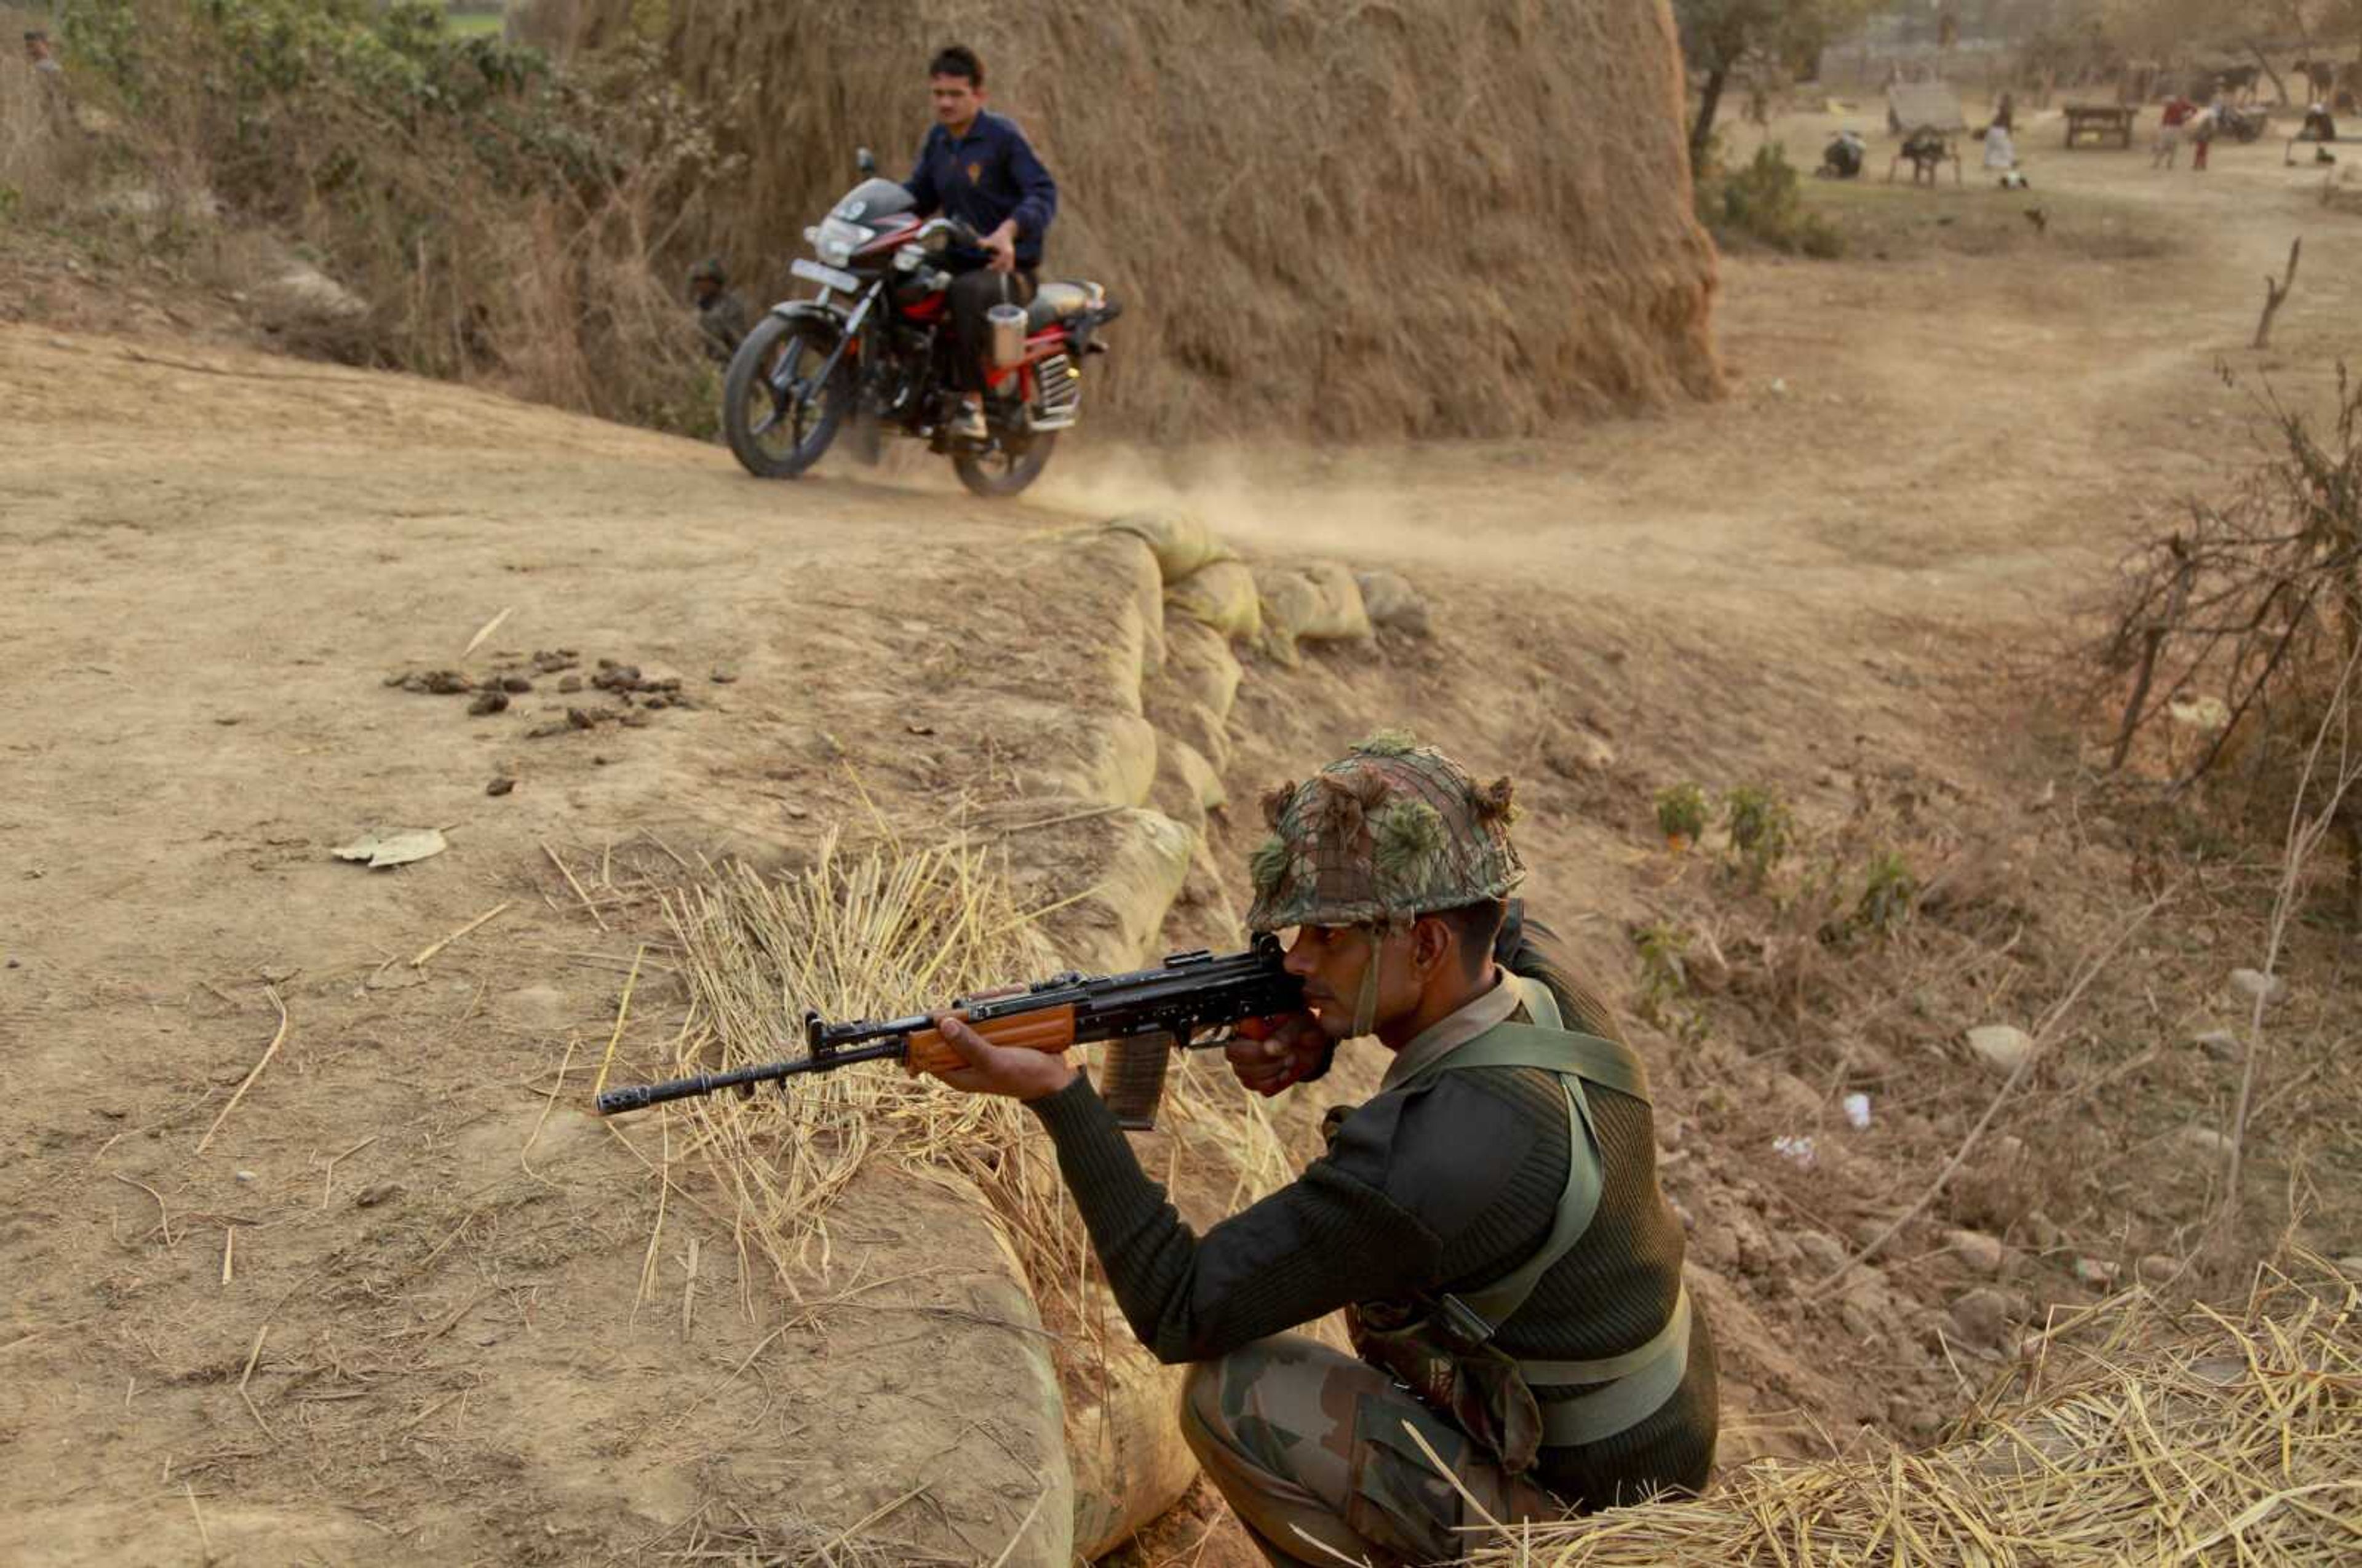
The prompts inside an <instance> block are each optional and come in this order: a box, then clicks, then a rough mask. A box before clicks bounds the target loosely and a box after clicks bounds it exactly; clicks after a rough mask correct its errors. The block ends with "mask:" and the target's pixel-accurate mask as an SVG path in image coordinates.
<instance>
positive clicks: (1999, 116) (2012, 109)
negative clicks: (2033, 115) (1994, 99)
mask: <svg viewBox="0 0 2362 1568" xmlns="http://www.w3.org/2000/svg"><path fill="white" fill-rule="evenodd" d="M1992 123H1993V125H1994V127H1995V128H1997V129H2000V130H2004V131H2014V130H2016V129H2017V94H2014V93H2003V94H2002V95H2001V102H2000V103H1999V104H1997V105H1994V106H1993V117H1992Z"/></svg>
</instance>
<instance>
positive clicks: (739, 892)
mask: <svg viewBox="0 0 2362 1568" xmlns="http://www.w3.org/2000/svg"><path fill="white" fill-rule="evenodd" d="M708 871H709V876H708V878H707V879H706V880H704V881H703V882H701V883H700V884H698V885H693V886H690V887H688V888H686V889H680V890H679V891H675V892H671V893H668V894H667V895H665V898H664V907H665V913H666V918H667V919H668V922H669V923H670V924H671V927H672V930H673V933H674V935H675V937H676V938H677V939H678V942H679V947H680V950H681V955H682V956H681V960H680V965H681V972H682V975H683V977H684V978H685V979H686V982H687V984H688V988H689V992H690V1015H689V1019H688V1021H687V1023H686V1025H685V1026H684V1027H683V1029H682V1030H681V1032H680V1033H679V1036H678V1038H677V1039H676V1040H675V1042H674V1044H673V1051H672V1060H671V1062H670V1063H669V1064H668V1071H670V1072H674V1073H679V1074H689V1073H698V1072H712V1071H716V1070H719V1069H722V1068H728V1067H737V1066H747V1065H750V1064H753V1063H758V1062H767V1061H775V1060H777V1059H778V1058H779V1057H781V1056H783V1055H796V1054H799V1053H800V1051H801V1050H802V1044H801V1043H800V1041H797V1040H794V1039H792V1038H790V1037H789V1036H791V1034H792V1032H793V1029H794V1021H795V1020H797V1019H798V1018H800V1016H801V1015H802V1012H803V1010H804V1009H805V1008H807V1007H810V1008H817V1009H819V1010H820V1011H821V1012H822V1014H824V1015H825V1016H827V1017H829V1018H831V1019H835V1020H843V1019H852V1018H875V1017H886V1016H892V1015H897V1014H902V1013H908V1012H912V1011H918V1010H923V1009H925V1008H927V1007H929V1006H933V1005H941V1004H943V1003H945V1002H947V1001H949V1000H950V999H952V998H954V997H956V996H960V995H964V994H966V993H970V992H974V991H978V990H983V989H988V988H992V987H995V986H1001V985H1007V984H1009V983H1010V982H1012V981H1019V980H1024V979H1029V978H1037V977H1041V976H1043V975H1045V974H1047V973H1049V972H1051V970H1053V969H1054V968H1055V967H1056V964H1055V962H1054V955H1052V954H1051V953H1050V951H1049V949H1048V947H1047V944H1045V943H1044V942H1043V939H1042V938H1041V936H1040V934H1039V933H1038V932H1037V931H1036V930H1035V929H1034V927H1033V923H1032V916H1031V915H1030V914H1029V913H1027V912H1026V911H1021V909H1019V908H1018V906H1017V903H1016V901H1015V899H1014V897H1013V895H1012V894H1011V893H1010V889H1009V887H1008V884H1007V882H1006V880H1005V878H1003V877H1002V875H1001V874H1000V872H999V869H998V868H997V867H995V866H994V864H993V863H992V861H991V860H990V859H989V858H988V852H987V851H985V850H983V849H979V848H977V847H976V846H974V845H968V844H952V845H942V846H936V847H917V846H913V845H907V844H902V843H898V842H892V841H889V842H887V843H884V844H882V845H877V846H876V847H874V848H865V849H863V850H861V851H859V852H857V853H848V852H846V851H845V850H844V849H843V847H842V846H841V845H839V843H838V841H837V840H836V838H835V837H834V836H833V835H832V836H831V837H830V838H829V839H828V840H826V841H825V842H824V843H823V844H822V845H821V847H820V851H819V855H818V857H817V858H816V859H815V860H814V861H813V863H812V864H811V866H809V867H806V868H805V869H803V870H801V871H800V872H796V873H793V874H790V875H788V876H784V877H766V876H764V875H762V874H761V873H759V872H757V871H756V870H755V869H754V868H752V867H747V866H745V865H743V864H738V863H733V864H730V865H727V866H723V867H709V868H708ZM668 1115H669V1116H672V1117H676V1118H681V1119H685V1123H686V1132H685V1134H684V1131H683V1121H668V1124H667V1135H666V1138H665V1140H664V1143H663V1147H664V1149H665V1151H666V1153H665V1160H666V1163H667V1165H668V1167H672V1166H680V1165H691V1166H695V1165H702V1166H704V1167H705V1168H706V1169H707V1170H708V1171H709V1172H710V1174H711V1176H712V1180H713V1182H714V1183H715V1184H716V1186H717V1187H718V1188H719V1189H720V1191H721V1192H722V1193H723V1194H724V1195H725V1205H726V1207H727V1209H730V1210H732V1211H733V1212H732V1214H731V1221H732V1223H733V1227H734V1231H736V1233H737V1236H738V1238H739V1242H740V1245H741V1247H742V1249H744V1250H745V1251H746V1252H747V1253H749V1254H750V1255H759V1256H760V1257H761V1258H762V1259H764V1260H765V1262H766V1263H767V1264H768V1266H769V1268H770V1269H771V1271H772V1273H773V1275H774V1276H775V1278H776V1279H777V1281H778V1283H779V1284H780V1285H781V1286H784V1287H785V1288H786V1289H787V1290H788V1292H789V1294H790V1295H791V1296H793V1295H796V1294H798V1293H799V1292H800V1290H801V1288H802V1287H803V1286H806V1285H809V1284H810V1283H811V1278H812V1277H813V1275H815V1274H820V1273H824V1272H825V1271H826V1269H827V1266H828V1263H829V1253H830V1232H829V1209H830V1206H831V1204H832V1203H833V1200H834V1199H835V1198H837V1197H838V1196H839V1195H840V1194H841V1193H842V1192H843V1191H844V1188H845V1187H846V1185H847V1184H848V1183H849V1182H851V1181H852V1179H853V1177H854V1176H855V1173H856V1172H857V1171H858V1170H859V1169H860V1168H861V1166H862V1165H863V1164H864V1162H866V1161H869V1160H876V1159H883V1160H887V1161H890V1162H894V1163H896V1164H898V1165H900V1166H901V1167H903V1168H904V1169H907V1170H910V1171H911V1172H914V1173H916V1174H920V1175H922V1176H923V1175H924V1174H925V1173H926V1172H927V1171H929V1170H938V1171H951V1172H955V1173H957V1174H958V1175H960V1176H965V1177H966V1178H967V1179H968V1180H969V1181H971V1182H973V1183H974V1184H975V1185H976V1186H977V1187H978V1188H979V1189H980V1190H981V1191H982V1192H983V1194H984V1196H985V1197H986V1198H987V1199H988V1201H989V1202H990V1204H991V1206H992V1213H993V1216H994V1219H995V1221H996V1223H998V1224H999V1226H1000V1228H1001V1231H1002V1233H1003V1234H1004V1235H1005V1236H1007V1238H1008V1239H1009V1242H1010V1246H1011V1248H1012V1250H1013V1251H1014V1252H1015V1253H1016V1254H1017V1256H1018V1259H1019V1261H1020V1263H1021V1264H1022V1265H1023V1266H1024V1269H1025V1273H1026V1276H1027V1278H1028V1279H1029V1281H1030V1282H1031V1283H1032V1286H1033V1292H1034V1296H1035V1298H1036V1301H1037V1303H1038V1305H1039V1307H1040V1309H1041V1311H1042V1314H1043V1320H1044V1321H1045V1323H1047V1324H1049V1325H1051V1326H1053V1327H1054V1328H1056V1329H1058V1330H1060V1331H1061V1332H1062V1333H1063V1334H1064V1335H1065V1339H1064V1340H1063V1341H1062V1351H1061V1353H1062V1358H1065V1357H1069V1356H1071V1355H1072V1353H1073V1352H1074V1351H1082V1352H1085V1353H1087V1355H1088V1356H1090V1357H1095V1356H1096V1353H1097V1352H1098V1350H1099V1349H1100V1348H1102V1346H1101V1335H1102V1333H1103V1332H1104V1331H1105V1329H1106V1327H1107V1326H1108V1323H1109V1312H1108V1310H1107V1307H1108V1302H1107V1300H1106V1291H1105V1288H1104V1287H1103V1286H1098V1285H1096V1284H1095V1283H1094V1282H1093V1280H1092V1277H1091V1274H1090V1270H1089V1241H1088V1237H1087V1235H1086V1234H1085V1232H1084V1231H1083V1226H1082V1220H1081V1217H1080V1216H1079V1215H1078V1214H1076V1211H1075V1208H1074V1205H1073V1203H1072V1202H1070V1201H1068V1200H1067V1198H1066V1196H1065V1187H1064V1185H1063V1183H1062V1181H1061V1179H1060V1177H1059V1175H1058V1170H1057V1164H1056V1160H1055V1157H1054V1151H1053V1150H1052V1148H1051V1145H1050V1143H1049V1140H1047V1139H1046V1138H1044V1137H1043V1136H1041V1134H1040V1133H1039V1132H1038V1131H1037V1130H1035V1129H1034V1128H1033V1126H1032V1117H1031V1116H1030V1115H1029V1114H1027V1113H1026V1112H1025V1110H1023V1109H1022V1108H1021V1107H1020V1106H1019V1105H1017V1104H1016V1103H1015V1102H1014V1101H1011V1100H1007V1099H993V1098H988V1097H986V1096H981V1095H961V1094H954V1093H951V1092H948V1091H946V1090H945V1089H944V1088H943V1087H942V1086H941V1085H939V1084H936V1083H934V1082H933V1081H932V1080H918V1081H913V1080H911V1079H910V1078H907V1077H904V1076H903V1075H902V1074H901V1073H900V1072H898V1071H896V1070H895V1069H894V1068H893V1066H891V1065H889V1064H883V1063H880V1064H872V1065H866V1066H856V1067H854V1068H851V1069H849V1070H846V1071H844V1072H839V1073H828V1074H821V1075H816V1076H813V1077H801V1078H798V1079H795V1080H794V1081H793V1082H792V1084H791V1085H790V1087H789V1090H788V1092H787V1093H786V1094H785V1095H780V1094H778V1093H773V1092H765V1093H763V1094H761V1095H757V1096H754V1097H751V1098H748V1099H739V1098H736V1097H734V1096H729V1095H720V1096H713V1097H711V1098H708V1099H697V1100H689V1101H685V1102H681V1103H680V1104H679V1105H676V1106H673V1107H669V1108H668ZM1166 1122H1167V1125H1168V1126H1169V1127H1170V1129H1171V1131H1172V1132H1174V1134H1175V1137H1176V1138H1177V1139H1178V1140H1179V1142H1180V1143H1181V1145H1182V1146H1183V1148H1185V1149H1186V1150H1187V1160H1188V1162H1189V1163H1190V1165H1192V1166H1193V1167H1194V1168H1195V1171H1196V1173H1197V1176H1198V1178H1199V1179H1200V1181H1201V1184H1202V1185H1203V1186H1204V1187H1210V1188H1214V1189H1216V1190H1220V1191H1226V1192H1227V1193H1228V1195H1229V1196H1230V1198H1231V1204H1230V1207H1231V1208H1235V1207H1239V1206H1241V1205H1243V1204H1245V1203H1250V1202H1253V1200H1254V1199H1255V1198H1259V1197H1261V1196H1262V1195H1263V1194H1264V1193H1265V1192H1267V1191H1269V1190H1271V1189H1272V1188H1273V1187H1276V1186H1279V1185H1281V1184H1282V1183H1284V1182H1286V1180H1288V1179H1289V1177H1290V1176H1292V1175H1293V1172H1292V1170H1291V1169H1290V1168H1289V1165H1288V1162H1287V1160H1286V1156H1285V1154H1284V1153H1283V1152H1282V1150H1281V1148H1280V1145H1279V1142H1278V1140H1277V1138H1276V1137H1275V1135H1274V1133H1273V1132H1272V1129H1271V1125H1270V1121H1269V1119H1268V1117H1267V1116H1266V1115H1264V1111H1263V1110H1262V1107H1261V1106H1260V1104H1259V1103H1258V1102H1256V1101H1255V1100H1254V1099H1253V1096H1251V1095H1248V1094H1247V1093H1245V1091H1244V1090H1242V1088H1240V1087H1239V1086H1238V1084H1237V1083H1236V1082H1235V1081H1234V1080H1232V1079H1231V1077H1230V1075H1229V1074H1228V1073H1227V1072H1224V1071H1222V1070H1221V1068H1220V1064H1219V1063H1213V1064H1209V1063H1205V1062H1202V1061H1191V1062H1189V1063H1187V1064H1185V1065H1183V1066H1182V1067H1181V1068H1180V1069H1179V1070H1177V1071H1175V1073H1174V1075H1173V1076H1172V1077H1171V1078H1170V1079H1169V1080H1168V1081H1167V1086H1166ZM652 1250H653V1249H652Z"/></svg>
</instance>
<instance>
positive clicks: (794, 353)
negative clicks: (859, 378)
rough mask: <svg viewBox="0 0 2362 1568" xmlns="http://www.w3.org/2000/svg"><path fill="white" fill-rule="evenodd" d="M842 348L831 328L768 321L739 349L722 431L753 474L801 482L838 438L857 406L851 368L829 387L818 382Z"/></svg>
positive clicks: (791, 319)
mask: <svg viewBox="0 0 2362 1568" xmlns="http://www.w3.org/2000/svg"><path fill="white" fill-rule="evenodd" d="M836 342H837V339H836V334H835V333H834V331H833V330H832V329H831V328H830V327H829V326H828V325H827V324H825V323H823V322H819V321H815V320H813V319H811V317H809V316H778V315H767V316H765V317H764V318H763V319H762V321H761V322H759V323H757V324H756V327H755V330H754V331H752V332H750V333H748V334H747V335H746V340H745V342H743V343H741V344H740V345H738V352H737V353H736V354H734V355H733V356H732V357H731V359H730V370H729V373H728V374H727V375H725V376H724V377H723V381H722V429H723V434H724V435H726V436H728V437H729V438H730V450H731V453H732V454H733V455H734V457H736V458H737V459H738V463H739V466H740V467H741V468H744V469H745V470H746V471H747V472H748V473H750V474H753V475H754V476H755V477H756V478H757V479H794V478H795V477H796V476H797V475H799V474H800V473H802V472H803V471H804V470H805V469H809V468H811V466H812V465H813V464H814V463H816V462H818V461H820V458H821V454H822V453H823V452H825V451H827V450H828V447H829V443H830V442H832V441H833V440H835V439H836V431H837V426H838V425H841V424H842V423H843V422H844V413H845V405H846V403H847V402H848V401H849V393H850V382H851V380H852V377H851V374H850V370H849V367H847V366H846V365H845V364H844V362H843V361H839V363H838V367H837V370H836V372H835V373H834V374H833V375H831V376H830V377H829V381H828V384H827V385H826V386H822V387H815V386H812V385H811V384H810V379H811V376H812V375H813V374H814V373H815V372H817V371H818V370H820V368H821V366H822V364H824V363H826V362H827V359H828V357H829V355H830V353H831V352H832V351H833V350H834V349H835V348H836Z"/></svg>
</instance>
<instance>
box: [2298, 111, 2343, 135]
mask: <svg viewBox="0 0 2362 1568" xmlns="http://www.w3.org/2000/svg"><path fill="white" fill-rule="evenodd" d="M2296 139H2297V140H2299V141H2335V140H2336V139H2337V121H2336V120H2335V119H2334V117H2333V116H2331V115H2330V112H2329V105H2326V104H2323V103H2319V102H2315V103H2314V104H2313V105H2312V106H2311V107H2309V108H2307V109H2306V110H2305V112H2304V128H2303V129H2302V130H2301V131H2299V132H2297V134H2296Z"/></svg>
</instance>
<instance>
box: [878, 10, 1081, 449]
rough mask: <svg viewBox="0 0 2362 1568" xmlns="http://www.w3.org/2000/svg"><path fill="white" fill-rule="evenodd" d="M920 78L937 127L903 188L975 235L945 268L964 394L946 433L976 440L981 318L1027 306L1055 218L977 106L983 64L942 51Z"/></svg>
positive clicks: (927, 211)
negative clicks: (996, 309)
mask: <svg viewBox="0 0 2362 1568" xmlns="http://www.w3.org/2000/svg"><path fill="white" fill-rule="evenodd" d="M927 78H928V92H929V94H930V95H931V96H932V97H933V101H934V110H935V124H934V127H933V129H931V130H929V131H928V132H927V139H926V140H925V141H924V142H923V143H922V144H921V145H920V148H919V160H918V163H917V165H916V166H915V167H913V168H912V169H911V177H910V178H909V179H908V180H905V181H904V182H902V186H903V189H905V190H907V191H909V192H910V193H911V202H912V203H913V204H915V205H916V206H917V208H918V211H919V213H920V215H922V216H927V215H933V214H935V213H941V214H943V215H944V216H946V217H952V218H957V219H958V220H959V221H960V222H962V223H964V224H966V225H967V226H969V227H970V228H972V229H974V230H976V232H977V235H978V236H979V237H980V244H979V245H978V246H977V247H955V248H953V249H952V250H951V251H950V252H949V253H948V255H947V256H946V258H945V265H946V267H947V268H948V269H949V270H950V271H952V272H953V273H954V274H955V276H954V278H953V280H952V286H951V315H952V335H953V337H954V338H955V340H956V342H957V344H958V355H957V359H958V363H959V375H960V387H961V391H962V392H964V393H965V394H966V401H965V402H964V403H963V404H962V407H961V412H960V416H959V419H958V421H957V423H956V424H955V425H953V434H955V435H956V436H961V437H963V438H965V439H966V440H971V441H978V442H981V441H983V440H984V439H986V429H985V423H984V388H985V379H984V372H985V364H984V355H985V352H986V348H987V345H988V342H989V338H988V334H987V333H986V331H985V321H984V316H985V312H987V311H988V310H990V309H991V308H992V307H993V306H994V305H997V304H1031V303H1032V299H1033V285H1034V277H1035V273H1036V271H1038V270H1039V269H1040V267H1041V265H1042V240H1043V236H1044V235H1046V234H1047V233H1048V232H1049V228H1050V220H1051V219H1052V218H1054V217H1055V216H1056V215H1057V213H1058V186H1057V182H1055V181H1054V180H1052V179H1051V178H1050V171H1048V170H1047V169H1045V168H1043V166H1042V160H1041V159H1040V158H1039V157H1037V156H1036V155H1035V154H1034V151H1033V148H1032V144H1031V143H1029V142H1028V141H1027V140H1026V139H1025V133H1024V132H1023V131H1021V130H1020V129H1018V128H1017V124H1016V122H1015V121H1013V120H1010V119H1008V118H1006V117H1004V116H1000V115H996V114H993V113H991V112H990V111H989V110H988V109H986V108H985V106H984V62H983V61H981V60H979V59H977V53H976V51H975V50H972V49H969V48H967V47H966V45H964V44H951V45H948V46H946V47H945V48H944V50H941V51H940V52H939V53H937V54H936V56H935V58H934V60H933V62H932V63H930V64H929V65H928V67H927Z"/></svg>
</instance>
